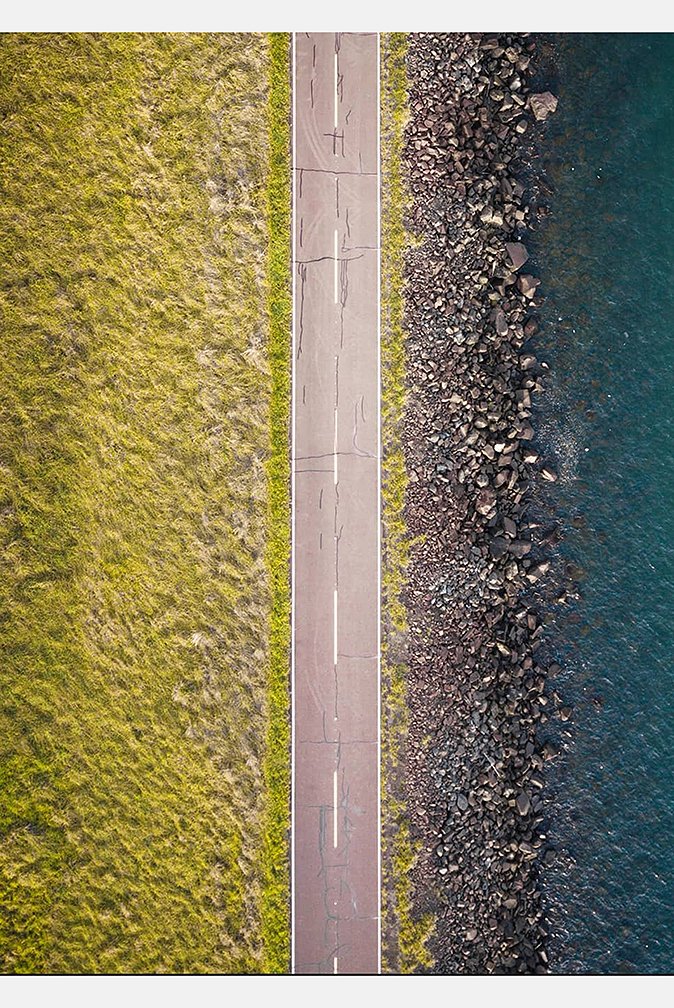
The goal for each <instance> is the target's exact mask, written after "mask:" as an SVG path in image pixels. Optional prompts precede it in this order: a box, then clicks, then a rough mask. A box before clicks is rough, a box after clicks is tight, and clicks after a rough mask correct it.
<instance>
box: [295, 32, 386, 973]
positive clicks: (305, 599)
mask: <svg viewBox="0 0 674 1008" xmlns="http://www.w3.org/2000/svg"><path fill="white" fill-rule="evenodd" d="M293 46H294V54H293V55H294V58H293V66H294V70H293V74H294V88H293V91H294V139H293V168H294V213H293V226H294V251H293V255H294V327H293V328H294V332H293V837H292V889H293V892H292V900H293V920H292V939H293V941H292V946H293V970H294V972H296V973H340V974H341V973H377V972H378V971H379V967H380V951H379V950H380V921H379V914H380V854H379V555H380V550H379V74H378V61H379V42H378V37H377V35H376V34H351V33H348V34H305V33H298V34H297V35H295V36H294V41H293Z"/></svg>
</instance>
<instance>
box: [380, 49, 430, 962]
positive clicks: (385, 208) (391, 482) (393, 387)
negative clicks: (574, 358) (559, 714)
mask: <svg viewBox="0 0 674 1008" xmlns="http://www.w3.org/2000/svg"><path fill="white" fill-rule="evenodd" d="M406 48H407V41H406V34H405V33H402V32H396V33H388V34H383V35H382V36H381V103H382V107H381V151H382V154H381V157H382V199H381V208H382V209H381V243H382V261H381V311H382V322H381V367H382V520H383V529H384V534H383V556H382V627H383V634H382V637H383V653H382V696H383V703H382V807H383V817H382V834H383V835H382V847H383V856H382V874H383V887H382V888H383V893H382V900H383V909H382V913H383V925H384V926H383V929H382V933H383V962H384V965H385V968H386V969H387V970H388V971H390V972H396V973H411V972H415V971H416V970H418V969H423V968H427V967H429V966H430V965H431V959H430V956H429V953H428V951H427V949H426V947H425V944H424V943H425V940H426V938H427V937H428V934H429V931H430V921H429V920H427V919H421V920H418V919H416V917H415V915H414V913H413V908H412V892H411V884H410V880H409V873H410V870H411V868H412V866H413V864H414V861H415V857H416V851H415V845H414V843H413V841H412V839H411V837H410V832H409V825H408V821H407V813H406V801H405V789H404V779H403V775H402V773H401V767H402V763H403V760H404V752H405V739H406V735H407V727H408V723H407V689H406V660H405V658H406V640H407V619H406V613H405V607H404V605H403V602H402V597H401V596H402V592H403V589H404V585H405V577H406V570H407V563H408V556H409V547H410V542H409V536H408V534H407V529H406V526H405V521H404V517H403V512H404V504H405V492H406V488H407V475H406V469H405V458H404V454H403V447H402V423H403V416H404V411H405V396H406V388H405V333H404V326H403V316H404V298H403V272H404V254H405V249H406V247H407V245H408V241H409V238H408V235H407V233H406V230H405V225H404V217H405V209H406V204H407V194H406V190H405V183H404V178H403V170H402V150H403V133H404V129H405V123H406V121H407V75H406V70H405V52H406Z"/></svg>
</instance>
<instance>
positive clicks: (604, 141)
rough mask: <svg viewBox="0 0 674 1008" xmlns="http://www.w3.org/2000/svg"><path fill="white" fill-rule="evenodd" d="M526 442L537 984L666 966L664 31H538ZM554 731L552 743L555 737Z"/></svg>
mask: <svg viewBox="0 0 674 1008" xmlns="http://www.w3.org/2000/svg"><path fill="white" fill-rule="evenodd" d="M554 44H555V47H556V50H557V71H558V75H559V76H558V79H557V80H556V81H554V82H553V90H555V93H556V94H558V95H559V99H560V102H559V108H558V110H557V113H556V114H555V115H554V116H553V117H552V119H551V120H550V122H549V128H548V132H547V137H546V139H545V141H544V144H543V158H542V167H543V169H544V173H545V177H546V178H547V180H548V181H549V183H550V184H551V186H552V187H553V190H554V193H553V194H552V195H551V196H549V197H548V203H549V205H550V206H551V207H552V210H553V212H554V213H553V216H552V217H551V218H548V219H547V220H546V222H545V224H543V225H540V226H539V227H538V229H537V231H536V232H535V234H534V235H533V236H530V239H529V241H528V245H529V247H530V251H531V253H532V265H535V266H536V267H537V269H538V270H539V271H540V272H539V275H540V276H542V278H543V285H542V287H541V290H542V291H543V293H544V294H545V299H546V300H545V304H544V306H543V308H542V310H541V315H542V319H543V321H544V323H545V324H544V326H543V330H542V332H541V334H539V336H537V337H536V348H535V349H536V352H537V353H538V356H539V359H542V360H544V361H546V362H547V363H548V364H549V365H550V368H551V378H550V382H549V390H548V392H547V393H546V394H545V395H544V396H541V397H540V398H539V402H538V404H537V411H536V417H535V419H536V425H537V431H538V432H539V435H540V437H539V440H540V443H541V445H542V446H543V447H545V448H546V449H547V457H550V458H552V459H553V460H554V462H555V464H556V467H557V471H558V472H559V474H560V479H559V482H558V483H556V484H555V485H554V487H553V488H552V491H551V495H550V496H551V499H552V501H553V503H554V504H555V505H556V507H557V510H558V514H559V516H560V517H561V518H562V524H563V527H564V531H565V538H564V540H563V542H562V543H561V544H560V545H559V546H558V547H556V548H557V549H558V550H559V551H560V553H561V555H562V557H563V559H564V561H565V562H566V563H574V564H577V565H579V567H581V568H582V574H581V575H580V578H579V581H578V588H579V592H580V595H581V598H580V600H578V601H576V602H572V603H571V604H570V605H567V606H561V607H559V608H558V610H557V611H556V613H555V616H554V619H553V621H552V622H551V623H550V624H549V626H548V630H547V635H546V637H547V645H546V646H547V649H548V650H549V651H550V652H551V654H554V655H555V656H556V657H557V658H558V660H559V661H560V664H561V666H562V671H561V672H560V673H559V674H558V675H557V676H556V677H554V679H551V681H550V688H557V689H558V690H559V692H560V693H561V694H562V697H563V700H564V701H565V702H567V703H569V704H570V705H571V706H572V707H573V718H572V720H571V721H570V722H569V723H568V724H562V725H561V727H560V728H558V729H556V731H557V733H558V735H559V737H560V739H561V740H563V741H564V742H565V749H564V751H563V753H562V755H561V756H560V758H559V759H558V760H556V761H555V762H554V763H553V764H552V765H551V767H550V768H549V769H548V772H547V779H548V787H547V792H546V793H547V807H548V810H549V821H548V822H547V823H546V831H547V835H548V840H549V842H551V844H552V845H553V846H554V847H555V848H557V850H558V852H559V856H558V857H557V860H556V861H555V863H554V864H553V865H552V866H551V867H549V868H546V869H543V875H542V890H543V898H544V908H545V911H546V916H547V918H548V921H549V924H550V927H551V940H550V947H549V952H550V959H551V968H552V970H553V972H557V973H564V972H572V973H580V972H582V973H588V972H591V973H656V972H668V971H669V972H671V971H672V969H673V968H674V943H673V942H672V936H673V935H674V501H673V499H672V498H673V493H672V491H673V488H674V382H673V378H674V368H673V363H674V86H673V85H672V75H673V72H674V36H672V35H655V36H652V35H637V36H634V35H603V36H596V35H594V36H593V35H573V36H569V35H566V36H555V37H554ZM565 732H568V733H569V736H568V737H565V735H564V733H565Z"/></svg>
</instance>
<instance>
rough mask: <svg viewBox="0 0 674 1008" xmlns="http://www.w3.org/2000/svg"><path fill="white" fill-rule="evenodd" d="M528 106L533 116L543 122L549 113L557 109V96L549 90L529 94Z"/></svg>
mask: <svg viewBox="0 0 674 1008" xmlns="http://www.w3.org/2000/svg"><path fill="white" fill-rule="evenodd" d="M529 106H530V108H531V111H532V112H533V114H534V118H535V119H538V121H539V122H545V120H546V119H547V118H548V116H549V115H551V114H552V113H553V112H555V111H556V109H557V98H556V97H555V96H554V95H553V94H552V92H550V91H543V92H542V93H541V94H532V95H529Z"/></svg>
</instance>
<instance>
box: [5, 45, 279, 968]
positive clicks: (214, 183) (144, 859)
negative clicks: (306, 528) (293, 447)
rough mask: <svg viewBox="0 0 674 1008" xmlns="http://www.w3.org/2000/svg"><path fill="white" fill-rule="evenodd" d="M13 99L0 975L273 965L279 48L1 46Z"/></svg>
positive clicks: (8, 188) (8, 156)
mask: <svg viewBox="0 0 674 1008" xmlns="http://www.w3.org/2000/svg"><path fill="white" fill-rule="evenodd" d="M0 104H1V106H2V119H1V123H0V165H1V166H2V167H1V168H0V172H1V174H2V188H3V194H4V199H3V201H2V206H1V207H0V252H1V254H2V258H3V263H4V277H3V284H2V288H1V289H0V313H1V318H2V330H3V337H4V338H3V355H2V359H1V360H0V404H1V405H0V538H1V540H2V547H3V556H4V561H3V570H2V576H1V577H0V647H1V649H2V653H3V663H2V668H1V669H0V739H1V742H0V745H1V746H2V752H1V753H0V773H1V774H2V779H1V780H0V788H1V791H2V798H1V799H0V968H2V970H3V971H5V972H18V973H26V972H111V973H116V972H136V973H139V972H206V971H210V972H217V971H222V972H239V971H250V972H259V971H264V970H268V971H271V970H279V969H284V968H287V957H288V952H287V949H288V912H287V905H288V892H287V887H288V879H287V824H288V751H287V750H288V727H287V706H288V684H287V652H288V633H289V631H288V625H289V618H288V605H289V596H288V473H287V466H288V462H287V425H288V413H289V389H288V380H289V379H288V359H287V353H288V351H287V340H288V331H289V302H288V299H289V263H288V260H289V251H288V250H289V238H288V221H287V217H286V215H287V208H288V204H289V193H290V184H289V169H288V154H287V146H288V121H287V107H288V82H287V38H286V37H285V36H273V37H268V36H264V35H244V36H236V35H200V34H190V35H174V34H155V35H139V34H126V35H121V34H110V35H84V34H77V35H30V34H27V35H4V36H3V37H2V39H1V40H0ZM281 219H283V225H282V226H279V222H280V221H281Z"/></svg>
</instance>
